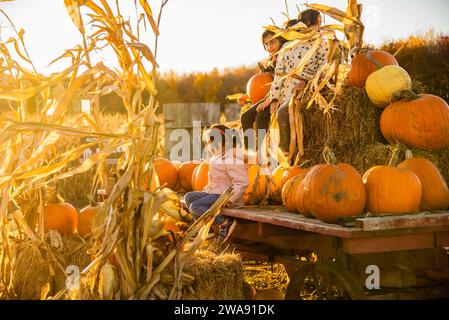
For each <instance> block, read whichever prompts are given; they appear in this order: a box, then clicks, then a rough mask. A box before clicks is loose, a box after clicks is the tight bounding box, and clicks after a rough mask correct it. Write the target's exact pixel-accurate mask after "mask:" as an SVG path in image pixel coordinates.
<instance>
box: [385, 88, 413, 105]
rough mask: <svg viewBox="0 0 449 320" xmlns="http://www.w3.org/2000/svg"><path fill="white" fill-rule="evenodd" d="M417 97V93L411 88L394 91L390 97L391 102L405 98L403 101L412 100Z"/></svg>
mask: <svg viewBox="0 0 449 320" xmlns="http://www.w3.org/2000/svg"><path fill="white" fill-rule="evenodd" d="M418 98H419V95H418V94H416V93H415V92H413V91H412V90H408V89H406V90H400V91H398V92H395V93H394V94H393V96H392V97H391V102H396V101H399V100H405V101H413V100H416V99H418Z"/></svg>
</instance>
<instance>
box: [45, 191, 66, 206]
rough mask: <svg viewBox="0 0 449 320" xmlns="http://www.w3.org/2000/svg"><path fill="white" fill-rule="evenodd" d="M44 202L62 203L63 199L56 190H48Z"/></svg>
mask: <svg viewBox="0 0 449 320" xmlns="http://www.w3.org/2000/svg"><path fill="white" fill-rule="evenodd" d="M46 200H47V202H48V203H54V204H57V203H64V198H63V197H61V196H60V195H59V194H58V193H57V192H56V190H49V191H47V194H46Z"/></svg>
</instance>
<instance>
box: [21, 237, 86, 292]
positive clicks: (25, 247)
mask: <svg viewBox="0 0 449 320" xmlns="http://www.w3.org/2000/svg"><path fill="white" fill-rule="evenodd" d="M61 240H62V246H59V247H58V248H55V247H51V248H52V253H53V255H54V256H55V257H56V259H58V260H59V262H60V264H61V265H62V267H63V268H64V270H61V268H60V267H58V266H57V264H56V263H55V261H54V259H52V258H51V257H50V255H49V254H48V252H46V250H45V249H43V248H41V247H39V246H38V245H37V244H35V243H31V242H29V241H19V242H17V243H16V244H15V245H14V247H13V255H14V256H15V264H14V269H13V277H14V278H13V280H12V284H13V288H14V291H15V294H16V299H20V300H39V299H41V291H42V290H45V289H43V288H44V287H47V286H48V288H47V290H48V293H47V296H51V295H53V294H55V293H57V292H58V291H59V290H61V289H64V288H65V285H66V274H65V268H66V267H67V266H69V265H74V266H77V267H78V268H79V269H80V271H82V270H83V269H84V268H85V267H86V266H87V265H88V264H89V263H90V258H89V256H88V254H87V249H88V244H87V243H86V242H85V241H84V240H83V239H82V238H81V237H80V236H79V235H76V234H75V235H67V236H63V237H62V238H61ZM45 241H49V239H48V238H46V240H45ZM50 246H51V244H50Z"/></svg>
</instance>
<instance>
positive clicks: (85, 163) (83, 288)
mask: <svg viewBox="0 0 449 320" xmlns="http://www.w3.org/2000/svg"><path fill="white" fill-rule="evenodd" d="M109 3H111V2H110V1H105V0H100V1H91V0H88V1H77V0H65V1H64V4H65V6H66V8H67V13H68V15H69V16H70V18H71V19H72V21H73V23H74V24H75V25H76V27H77V29H78V30H79V32H80V34H81V36H82V39H83V41H82V43H80V44H79V45H77V46H75V47H74V48H71V49H69V50H66V51H65V53H64V54H63V55H61V56H60V57H58V58H56V59H55V60H54V62H55V61H58V60H61V59H64V60H68V61H70V67H68V68H66V69H65V70H62V71H60V72H58V73H54V74H52V75H51V76H49V77H46V76H43V75H41V74H39V73H37V72H36V69H35V67H34V65H33V62H32V60H31V58H30V56H29V55H28V52H27V48H26V41H25V36H24V31H23V30H17V29H15V32H16V36H15V37H12V38H10V39H9V40H8V41H6V42H3V43H1V44H0V78H1V82H2V89H0V99H5V100H7V101H9V105H10V106H11V111H10V112H7V113H5V114H3V115H2V116H1V123H2V134H1V137H2V138H1V141H0V148H1V150H2V152H1V156H0V157H1V165H0V184H1V192H2V194H1V202H0V219H1V220H0V229H1V237H0V239H1V247H0V299H18V298H21V297H20V296H19V295H18V291H17V290H18V289H17V285H14V284H16V280H17V277H20V271H22V272H23V270H20V266H19V264H20V261H21V260H20V259H21V251H22V250H21V248H24V247H27V248H31V249H30V250H31V253H30V256H29V257H30V259H31V258H36V259H37V261H40V262H41V263H42V264H43V265H44V268H43V269H41V271H42V273H43V274H44V273H48V274H50V275H51V276H53V277H54V276H56V275H61V274H64V273H65V266H66V264H65V263H66V261H65V260H64V255H63V254H62V253H61V251H58V250H56V249H55V248H58V246H59V248H61V247H62V245H63V244H64V241H65V240H64V241H62V239H61V236H60V235H55V234H54V233H51V232H49V233H46V230H44V225H45V221H44V207H45V205H46V203H47V202H48V201H49V199H51V198H54V197H55V196H57V197H59V198H60V196H59V195H57V194H56V193H57V192H58V191H60V190H61V189H63V190H68V189H70V184H72V185H75V184H76V185H78V186H84V188H85V189H84V190H76V193H78V195H79V193H80V192H82V194H83V195H85V196H86V197H87V198H88V199H94V198H95V193H96V190H97V189H106V190H108V197H107V199H106V200H105V201H103V202H101V203H100V204H99V205H98V207H97V208H96V210H97V212H96V217H95V229H94V231H93V234H92V236H91V237H90V238H88V239H87V240H81V245H86V246H87V247H89V248H90V250H89V254H90V258H91V259H90V261H89V264H88V265H87V267H85V268H84V269H83V270H81V278H80V286H79V287H77V288H74V289H73V288H70V287H69V288H62V289H61V288H57V287H55V285H54V282H52V281H49V282H48V283H45V284H44V285H42V287H39V288H37V290H38V292H40V298H41V299H64V298H67V297H69V298H73V297H75V298H76V297H77V298H86V299H87V298H99V299H157V298H159V299H179V298H180V297H181V295H182V289H183V287H184V286H186V285H188V284H189V283H191V277H189V276H188V275H186V274H184V273H183V267H184V265H185V263H186V261H187V260H188V259H189V257H190V256H191V255H192V253H193V252H194V251H195V249H196V248H197V247H198V246H199V245H200V244H201V242H202V241H203V239H205V236H206V235H207V233H208V229H209V227H210V225H211V223H212V221H213V218H214V215H215V214H216V213H217V211H218V209H219V207H220V206H221V205H222V204H223V202H224V201H226V200H227V198H228V197H229V192H228V193H225V194H224V195H223V196H222V197H221V198H220V201H218V202H217V203H216V205H214V207H213V208H211V210H209V212H208V214H206V215H205V216H204V218H203V219H200V220H197V221H196V223H194V224H193V225H191V226H190V227H189V228H188V229H187V230H186V231H185V232H184V233H183V234H182V235H181V236H178V237H176V238H175V237H168V236H167V232H166V231H165V224H166V221H167V219H168V217H170V219H175V220H180V221H183V217H182V216H181V215H180V206H179V199H178V197H177V195H176V194H174V193H173V192H171V191H170V190H169V189H166V188H162V187H157V188H154V189H152V190H149V188H147V183H146V181H148V179H151V177H152V176H153V174H154V173H153V159H154V157H155V156H157V152H158V148H159V147H160V137H159V128H160V121H159V119H158V118H157V117H156V116H155V110H156V109H157V108H158V107H159V105H158V102H157V101H156V98H155V96H156V94H157V92H156V89H155V82H154V81H155V74H156V68H157V66H158V65H157V60H156V57H157V41H158V36H159V23H160V20H161V14H162V11H163V7H164V6H165V4H166V3H167V0H164V1H162V3H161V7H160V8H159V15H158V16H155V15H154V11H153V9H154V8H151V7H150V6H149V4H148V3H147V1H146V0H140V1H138V3H137V2H136V3H135V5H136V6H140V8H141V9H143V12H144V13H145V14H142V15H141V16H140V17H139V20H138V21H137V23H136V24H135V25H132V24H131V23H130V21H127V20H125V19H124V18H123V17H122V15H121V13H120V5H119V2H118V1H116V2H115V6H113V7H112V6H110V5H109ZM1 14H3V15H4V16H6V17H7V14H6V12H3V11H1ZM8 19H9V18H8ZM10 22H11V24H12V25H13V22H12V21H10ZM87 24H90V25H91V26H92V27H91V29H92V31H91V32H88V31H87V28H86V25H87ZM143 25H145V26H146V25H149V26H150V28H151V30H152V33H153V39H152V41H153V43H154V47H153V48H150V47H149V46H148V45H146V44H144V43H143V42H142V41H141V39H140V32H141V29H142V28H143ZM105 47H108V48H111V49H112V50H113V52H114V53H115V56H116V59H117V63H118V65H119V66H120V67H119V68H118V69H115V70H111V69H109V68H107V67H106V66H105V65H103V64H102V63H97V64H95V65H93V64H92V63H91V59H90V54H91V52H92V51H94V50H100V49H101V48H105ZM16 56H17V57H18V59H17V60H15V59H14V58H13V57H16ZM66 79H69V81H65V80H66ZM56 89H57V90H56ZM111 91H114V92H115V93H116V94H117V95H118V96H119V97H120V98H121V99H122V102H123V105H124V106H125V108H126V112H127V113H126V116H124V117H123V118H122V119H120V121H116V120H111V119H110V120H111V122H113V123H112V124H113V125H111V123H108V121H105V119H104V117H102V115H101V114H100V111H99V97H100V96H102V95H104V94H107V93H109V92H111ZM144 93H147V96H148V94H149V99H144V98H143V94H144ZM75 95H82V96H84V97H88V100H89V101H90V104H91V113H90V114H89V113H85V112H83V113H81V114H79V115H78V116H75V117H74V116H70V115H69V113H68V109H69V106H70V104H71V102H72V100H73V98H74V96H75ZM31 98H33V99H37V101H38V102H39V103H38V110H37V112H36V113H34V114H32V113H30V112H29V110H28V109H27V101H28V100H29V99H31ZM118 122H119V123H118ZM86 137H94V138H95V141H94V142H89V141H88V142H82V143H80V141H83V138H86ZM93 146H96V147H98V149H97V152H95V153H93V154H91V155H90V156H89V157H87V158H86V159H84V160H80V159H82V156H83V152H84V151H85V150H86V148H89V147H93ZM119 147H120V148H122V150H124V152H123V153H122V155H121V157H120V158H119V159H118V163H117V165H116V166H113V167H111V166H110V165H108V163H107V161H106V160H107V158H108V156H110V155H111V154H112V153H113V152H115V150H116V149H117V148H119ZM86 176H88V178H86ZM83 177H84V178H83ZM80 179H81V180H82V179H88V181H85V180H84V181H81V180H80ZM145 179H147V180H145ZM74 192H75V191H74ZM65 196H66V197H67V196H69V197H70V195H68V194H66V195H65ZM59 201H60V202H61V201H62V202H63V201H64V200H63V199H59ZM81 205H84V204H80V206H81ZM195 237H196V238H195ZM192 238H194V240H193V242H189V241H188V240H191V239H192ZM58 241H60V242H58ZM65 247H67V245H66V246H65ZM78 250H79V248H78ZM111 261H113V262H114V263H112V262H111ZM43 274H42V275H41V276H43ZM34 276H35V277H39V275H34ZM70 289H73V290H70Z"/></svg>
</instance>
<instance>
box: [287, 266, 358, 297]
mask: <svg viewBox="0 0 449 320" xmlns="http://www.w3.org/2000/svg"><path fill="white" fill-rule="evenodd" d="M285 299H286V300H335V299H345V300H351V299H354V300H361V299H364V294H363V290H362V288H361V287H360V285H359V284H358V283H357V281H356V280H355V279H354V278H353V276H352V275H351V274H350V273H349V271H348V270H346V269H343V268H341V267H339V266H337V265H335V264H333V263H329V262H317V263H306V264H303V265H302V266H300V267H299V268H298V270H297V271H296V272H295V273H294V274H293V277H292V278H291V279H290V283H289V284H288V287H287V293H286V295H285Z"/></svg>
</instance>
